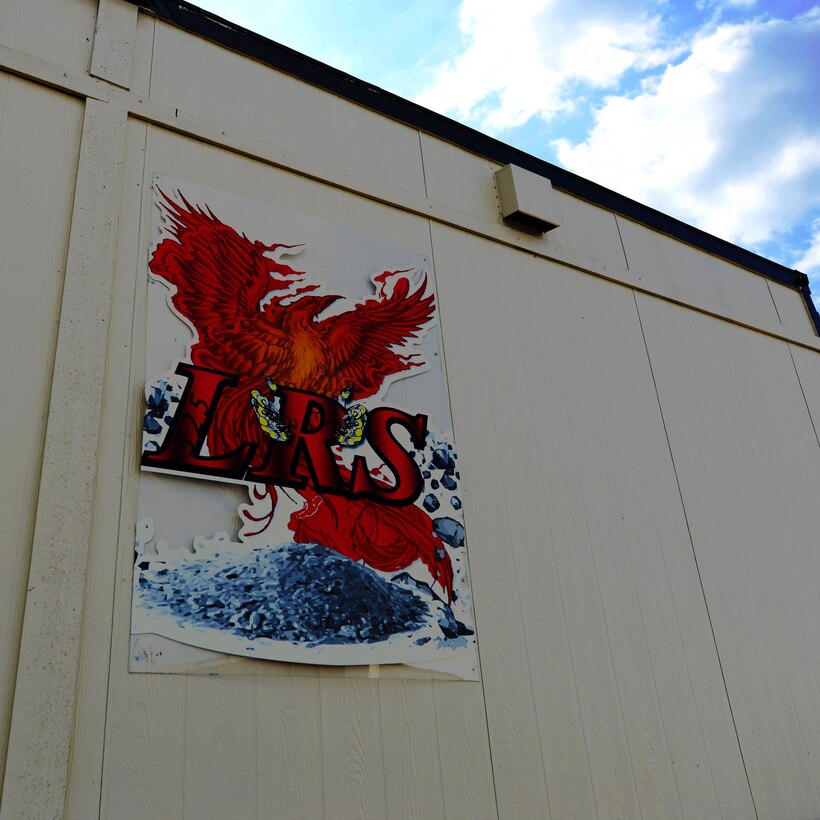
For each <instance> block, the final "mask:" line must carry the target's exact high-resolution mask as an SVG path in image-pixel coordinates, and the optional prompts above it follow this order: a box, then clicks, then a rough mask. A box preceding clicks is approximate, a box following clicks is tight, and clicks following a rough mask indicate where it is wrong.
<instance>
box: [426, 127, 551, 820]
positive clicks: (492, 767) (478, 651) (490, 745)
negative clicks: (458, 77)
mask: <svg viewBox="0 0 820 820" xmlns="http://www.w3.org/2000/svg"><path fill="white" fill-rule="evenodd" d="M419 147H420V148H421V132H420V131H419ZM423 168H424V156H423V154H422V169H423ZM424 188H425V192H426V190H427V181H426V179H425V183H424ZM427 230H428V232H429V234H430V264H431V266H432V268H433V271H434V272H435V269H436V264H435V262H436V249H435V245H434V242H433V222H432V220H430V219H428V220H427ZM436 296H438V293H436ZM439 344H440V345H441V352H442V358H443V359H444V372H445V374H446V372H447V350H446V346H445V343H444V323H443V322H441V325H440V329H439ZM447 405H448V407H449V406H450V387H449V383H448V386H447ZM451 414H452V410H451ZM454 428H455V425H454ZM453 434H454V436H455V429H454V430H453ZM466 518H467V517H466V515H465V521H464V524H465V528H466V524H467V520H466ZM467 571H468V573H469V572H470V557H469V555H468V556H467ZM470 583H472V573H470ZM473 620H474V621H475V633H476V638H478V635H479V634H480V632H479V629H478V612H477V611H476V606H475V603H473ZM475 648H476V656H477V657H478V669H479V676H480V682H481V699H482V703H483V704H484V726H485V728H486V730H487V750H488V753H489V757H490V776H491V777H492V781H493V799H494V800H495V816H496V817H498V818H500V817H501V812H500V810H499V807H498V787H497V786H496V781H495V762H494V761H493V741H492V736H491V734H490V717H489V712H488V711H487V688H486V686H485V682H484V667H483V666H482V664H481V641H480V640H476V646H475ZM544 787H545V788H546V783H545V784H544Z"/></svg>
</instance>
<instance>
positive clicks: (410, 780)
mask: <svg viewBox="0 0 820 820" xmlns="http://www.w3.org/2000/svg"><path fill="white" fill-rule="evenodd" d="M448 683H450V685H452V686H456V687H458V688H460V689H464V688H465V687H466V686H477V684H475V683H466V684H462V683H460V682H456V681H452V682H450V681H448ZM433 690H434V685H433V682H432V681H426V680H404V681H402V680H384V681H380V685H379V707H380V713H379V716H380V718H381V729H382V749H383V754H384V782H385V799H386V802H387V814H386V815H385V816H386V817H388V818H395V819H396V820H399V819H400V818H401V820H405V818H406V820H425V818H428V817H444V816H445V810H444V793H443V786H442V764H441V760H440V758H439V750H438V738H437V731H438V726H437V723H436V708H435V701H434V691H433Z"/></svg>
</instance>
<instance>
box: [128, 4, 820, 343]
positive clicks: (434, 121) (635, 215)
mask: <svg viewBox="0 0 820 820" xmlns="http://www.w3.org/2000/svg"><path fill="white" fill-rule="evenodd" d="M128 1H129V2H130V3H133V4H134V5H136V6H139V7H140V8H142V9H144V10H146V11H149V12H151V13H153V14H155V15H157V16H158V17H161V18H162V19H163V20H166V21H168V22H170V23H173V24H174V25H176V26H178V27H179V28H182V29H184V30H186V31H189V32H191V33H193V34H197V35H199V36H200V37H204V38H205V39H208V40H211V41H213V42H216V43H218V44H219V45H222V46H224V47H226V48H229V49H231V50H233V51H237V52H239V53H241V54H244V55H246V56H248V57H252V58H254V59H256V60H259V61H260V62H263V63H266V64H267V65H269V66H271V67H272V68H275V69H277V70H278V71H283V72H285V73H286V74H291V75H292V76H294V77H297V78H299V79H301V80H304V81H305V82H308V83H310V84H312V85H315V86H318V87H319V88H322V89H324V90H326V91H330V92H332V93H334V94H337V95H338V96H340V97H343V98H345V99H348V100H350V101H351V102H354V103H357V104H359V105H362V106H364V107H366V108H369V109H371V110H372V111H375V112H377V113H380V114H384V115H386V116H388V117H391V118H392V119H395V120H398V121H400V122H402V123H405V124H407V125H409V126H412V127H413V128H417V129H419V130H421V131H425V132H427V133H429V134H431V135H433V136H436V137H439V138H441V139H444V140H447V141H448V142H451V143H453V144H455V145H458V146H460V147H462V148H464V149H466V150H468V151H470V152H472V153H474V154H479V155H481V156H484V157H487V158H488V159H490V160H492V161H493V162H497V163H499V164H501V165H508V164H511V163H512V164H515V165H518V166H520V167H522V168H526V169H527V170H528V171H532V172H533V173H536V174H539V175H541V176H544V177H547V178H548V179H549V180H550V181H551V183H552V186H553V187H554V188H558V189H560V190H563V191H565V192H566V193H568V194H572V195H573V196H576V197H578V198H580V199H584V200H586V201H587V202H590V203H592V204H593V205H598V206H600V207H602V208H605V209H607V210H609V211H613V212H615V213H617V214H620V215H622V216H625V217H627V218H628V219H632V220H634V221H635V222H640V223H641V224H643V225H646V226H647V227H649V228H652V229H653V230H655V231H658V232H659V233H663V234H667V235H668V236H671V237H673V238H674V239H678V240H680V241H682V242H685V243H687V244H689V245H692V246H693V247H695V248H699V249H701V250H704V251H706V252H708V253H711V254H714V255H715V256H719V257H721V258H723V259H725V260H727V261H729V262H732V263H734V264H736V265H740V266H742V267H744V268H747V269H749V270H751V271H754V272H755V273H758V274H761V275H762V276H765V277H766V278H768V279H772V280H774V281H776V282H779V283H781V284H783V285H787V286H789V287H792V288H796V289H797V290H799V291H801V293H802V294H803V296H804V299H805V301H806V306H807V308H808V311H809V314H810V315H811V317H812V319H813V321H814V325H815V328H816V329H817V332H818V334H820V315H818V312H817V309H816V308H815V306H814V302H813V301H812V298H811V291H810V289H809V279H808V276H806V274H805V273H801V272H800V271H796V270H792V269H791V268H787V267H786V266H785V265H780V264H778V263H777V262H772V261H771V260H770V259H766V258H765V257H763V256H759V255H758V254H756V253H753V252H752V251H748V250H746V249H744V248H741V247H739V246H738V245H734V244H732V243H731V242H727V241H726V240H725V239H719V238H718V237H716V236H712V235H711V234H708V233H706V232H705V231H702V230H700V229H699V228H695V227H693V226H691V225H688V224H686V223H685V222H681V221H680V220H679V219H675V218H674V217H671V216H668V215H667V214H664V213H662V212H661V211H657V210H655V209H654V208H650V207H649V206H647V205H642V204H641V203H639V202H636V201H635V200H633V199H630V198H629V197H627V196H624V195H622V194H618V193H616V192H615V191H611V190H609V189H608V188H605V187H604V186H602V185H598V184H597V183H595V182H591V181H589V180H587V179H584V178H583V177H580V176H578V175H577V174H573V173H571V172H570V171H567V170H565V169H564V168H561V167H559V166H557V165H553V164H552V163H550V162H547V161H546V160H542V159H539V158H538V157H534V156H532V155H531V154H528V153H526V152H525V151H521V150H520V149H518V148H513V147H512V146H511V145H507V144H506V143H503V142H501V141H500V140H497V139H494V138H492V137H488V136H487V135H486V134H482V133H481V132H479V131H476V130H475V129H473V128H470V127H469V126H467V125H462V124H461V123H459V122H456V121H455V120H452V119H450V118H449V117H445V116H443V115H442V114H437V113H435V112H434V111H430V110H429V109H427V108H423V107H422V106H420V105H417V104H416V103H413V102H410V101H409V100H406V99H404V98H402V97H399V96H397V95H396V94H392V93H390V92H389V91H385V90H383V89H381V88H378V87H377V86H374V85H372V84H370V83H367V82H365V81H363V80H359V79H357V78H356V77H353V76H351V75H350V74H346V73H345V72H343V71H340V70H338V69H336V68H333V67H332V66H329V65H326V64H325V63H322V62H319V61H318V60H315V59H313V58H312V57H308V56H306V55H304V54H300V53H299V52H298V51H294V50H293V49H291V48H288V47H287V46H283V45H280V44H279V43H276V42H274V41H273V40H269V39H267V38H266V37H263V36H262V35H260V34H256V33H255V32H253V31H250V30H249V29H246V28H243V27H242V26H239V25H236V24H234V23H231V22H229V21H228V20H225V19H223V18H222V17H219V16H217V15H215V14H212V13H211V12H208V11H205V10H203V9H200V8H199V7H197V6H194V5H192V4H190V3H184V2H172V0H128Z"/></svg>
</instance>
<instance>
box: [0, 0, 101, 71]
mask: <svg viewBox="0 0 820 820" xmlns="http://www.w3.org/2000/svg"><path fill="white" fill-rule="evenodd" d="M96 15H97V0H3V2H2V3H0V43H2V44H3V45H5V46H11V47H12V48H16V49H17V50H18V51H24V52H26V53H27V54H33V55H34V56H36V57H40V58H42V59H43V60H45V61H46V62H49V63H54V64H55V65H59V66H63V67H65V68H70V69H72V70H74V71H80V72H84V71H86V70H87V69H88V65H89V63H90V61H91V46H92V41H93V39H94V20H95V18H96Z"/></svg>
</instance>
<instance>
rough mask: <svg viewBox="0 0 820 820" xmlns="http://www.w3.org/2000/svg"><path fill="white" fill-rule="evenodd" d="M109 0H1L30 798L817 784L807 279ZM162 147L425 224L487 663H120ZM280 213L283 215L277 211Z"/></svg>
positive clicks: (234, 184)
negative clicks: (633, 217) (510, 219)
mask: <svg viewBox="0 0 820 820" xmlns="http://www.w3.org/2000/svg"><path fill="white" fill-rule="evenodd" d="M497 167H498V166H496V165H495V164H494V163H492V162H491V161H489V160H487V159H485V158H482V157H480V156H476V155H474V154H471V153H469V152H468V151H465V150H464V149H462V148H459V147H457V146H454V145H452V144H450V143H448V142H445V141H443V140H441V139H438V138H437V137H434V136H431V135H430V134H427V133H420V132H419V131H418V130H415V129H413V128H411V127H409V126H407V125H404V124H402V123H399V122H396V121H394V120H391V119H388V118H386V117H383V116H380V115H378V114H376V113H374V112H372V111H368V110H365V109H363V108H360V107H357V106H355V105H353V104H352V103H350V102H347V101H345V100H342V99H340V98H339V97H337V96H335V95H333V94H330V93H328V92H327V91H324V90H321V89H319V88H315V87H313V86H310V85H307V84H306V83H304V82H302V81H300V80H298V79H295V78H293V77H290V76H285V75H283V74H280V73H277V72H275V71H273V70H271V69H270V68H268V67H266V66H264V65H262V64H260V63H258V62H255V61H253V60H251V59H248V58H246V57H243V56H241V55H238V54H235V53H233V52H231V51H228V50H226V49H223V48H221V47H220V46H218V45H215V44H213V43H210V42H207V41H205V40H203V39H201V38H198V37H196V36H194V35H192V34H189V33H185V32H183V31H182V30H180V29H177V28H175V27H173V26H171V25H169V24H168V23H167V22H164V21H162V20H158V19H155V18H153V17H152V16H150V15H148V14H145V13H143V12H138V10H137V8H136V7H135V6H133V5H130V4H128V3H125V2H122V0H101V2H100V4H99V8H98V7H97V4H96V3H95V2H93V0H60V2H56V1H55V0H0V196H2V197H3V213H4V218H3V220H0V260H2V277H3V278H2V282H3V296H4V298H3V300H2V302H0V317H2V318H0V341H2V345H0V357H1V358H2V363H3V370H2V372H3V377H4V389H3V391H2V395H0V413H2V418H3V424H2V425H0V452H2V453H3V455H4V463H5V469H4V470H3V472H2V476H0V487H1V488H2V492H1V493H0V505H2V506H1V507H0V515H2V518H1V519H0V520H2V522H3V528H2V541H0V559H1V560H2V568H3V571H2V573H0V772H2V768H3V764H4V763H5V778H4V779H3V792H2V804H0V814H1V815H2V818H3V820H17V818H24V817H60V816H65V817H71V818H82V819H83V820H84V819H85V818H90V817H97V816H99V817H105V818H116V819H117V820H119V818H131V817H133V818H137V817H145V818H183V817H185V818H187V817H191V818H194V817H196V818H200V817H214V818H216V817H259V818H268V817H271V818H279V817H300V818H316V817H326V818H347V817H350V818H361V817H373V818H382V817H391V818H392V817H395V818H399V817H408V818H409V817H417V818H439V817H441V818H445V817H447V818H455V817H470V818H478V817H488V818H489V817H501V818H543V817H555V818H567V817H583V818H587V817H600V818H613V817H626V818H634V817H644V818H661V817H692V818H710V817H726V818H730V817H731V818H734V817H738V818H745V817H755V816H757V817H760V818H764V817H771V818H809V817H817V816H819V815H820V777H819V776H818V775H820V771H818V770H820V689H818V676H817V673H816V671H815V670H816V669H817V668H818V666H820V632H818V630H817V626H816V625H817V623H818V620H820V549H818V540H817V533H818V532H820V505H818V503H817V499H818V497H820V445H818V431H817V426H818V424H820V340H818V338H817V336H816V334H815V332H814V328H813V325H812V323H811V321H810V318H809V316H808V313H807V311H806V308H805V305H804V303H803V301H802V297H801V295H800V294H799V293H798V292H797V291H795V290H792V289H790V288H788V287H786V286H784V285H781V284H778V283H776V282H773V281H769V280H766V279H764V278H763V277H761V276H758V275H757V274H754V273H752V272H750V271H748V270H745V269H742V268H740V267H737V266H735V265H732V264H730V263H729V262H726V261H723V260H721V259H718V258H715V257H713V256H710V255H708V254H706V253H703V252H700V251H698V250H696V249H694V248H692V247H689V246H686V245H683V244H681V243H679V242H676V241H675V240H673V239H670V238H669V237H666V236H663V235H660V234H658V233H656V232H654V231H652V230H651V229H649V228H647V227H645V226H642V225H639V224H637V223H634V222H630V221H629V220H627V219H624V218H622V217H618V216H616V215H615V214H613V213H611V212H608V211H606V210H603V209H601V208H598V207H596V206H594V205H591V204H589V203H586V202H583V201H581V200H579V199H576V198H574V197H572V196H569V195H568V194H566V193H561V192H559V193H558V194H557V195H558V197H559V204H560V209H561V227H560V228H559V229H558V230H556V231H554V232H552V233H550V234H549V235H547V236H546V237H543V238H534V237H532V236H529V235H526V234H520V233H516V232H515V231H514V230H512V229H511V228H510V227H508V226H506V225H504V224H502V222H501V220H500V219H499V217H498V211H497V207H496V202H495V195H494V191H493V186H492V172H493V171H494V170H496V168H497ZM155 173H165V174H170V175H173V176H174V177H177V178H181V179H190V180H192V181H195V182H198V183H202V184H205V185H208V186H211V187H213V188H218V189H222V190H226V191H232V192H236V193H239V194H242V195H245V196H248V197H252V198H256V199H258V200H262V201H266V202H272V203H276V204H280V205H284V206H286V207H288V208H291V209H293V210H297V211H303V212H305V213H308V214H311V215H314V216H318V217H322V218H324V219H328V220H331V221H333V222H336V223H338V224H341V225H344V226H347V227H350V228H353V229H355V230H358V231H361V232H363V233H367V234H371V235H373V236H377V237H379V238H381V239H384V240H385V241H388V242H390V243H393V244H396V245H401V246H405V247H408V248H411V249H413V250H415V251H418V252H421V253H425V254H427V255H428V256H429V257H430V258H431V260H432V264H433V266H434V269H435V273H436V277H437V281H438V288H439V297H440V304H441V316H442V329H443V337H444V347H445V353H446V357H447V369H448V374H449V382H450V389H451V401H452V407H453V414H454V422H455V431H456V436H457V440H458V445H459V451H460V454H461V459H462V469H463V474H464V482H465V512H466V521H467V536H468V546H469V556H470V565H471V574H472V579H473V590H474V597H475V605H476V618H477V623H478V629H479V649H480V658H481V665H482V681H481V683H480V684H477V683H467V682H450V681H429V680H388V679H378V678H362V677H345V676H339V675H338V674H331V672H329V671H327V670H320V671H319V672H317V675H316V676H315V677H309V678H305V677H297V676H281V675H270V674H265V673H263V672H259V673H257V674H245V675H242V676H233V675H220V676H216V677H206V676H196V675H188V676H186V675H130V674H129V673H128V672H127V668H128V638H129V629H130V624H129V617H130V598H131V560H132V546H133V532H134V517H135V509H136V491H137V483H138V474H137V458H138V444H137V429H138V426H139V417H140V412H141V409H140V408H141V394H142V383H143V378H144V375H145V374H144V363H143V344H144V321H145V264H146V260H147V249H148V244H149V237H150V224H151V208H152V201H151V191H150V182H151V179H152V176H153V175H154V174H155ZM272 238H273V239H275V237H272Z"/></svg>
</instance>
